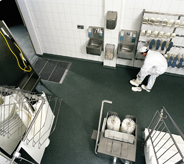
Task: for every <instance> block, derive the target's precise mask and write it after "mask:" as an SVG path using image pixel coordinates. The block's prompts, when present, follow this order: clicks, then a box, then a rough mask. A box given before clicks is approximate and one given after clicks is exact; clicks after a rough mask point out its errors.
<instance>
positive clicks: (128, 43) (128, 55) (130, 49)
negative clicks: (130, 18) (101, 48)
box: [117, 30, 137, 60]
mask: <svg viewBox="0 0 184 164" xmlns="http://www.w3.org/2000/svg"><path fill="white" fill-rule="evenodd" d="M136 37H137V31H132V30H121V31H120V33H119V44H118V50H117V57H118V58H122V59H127V60H132V59H133V57H134V53H135V45H136Z"/></svg>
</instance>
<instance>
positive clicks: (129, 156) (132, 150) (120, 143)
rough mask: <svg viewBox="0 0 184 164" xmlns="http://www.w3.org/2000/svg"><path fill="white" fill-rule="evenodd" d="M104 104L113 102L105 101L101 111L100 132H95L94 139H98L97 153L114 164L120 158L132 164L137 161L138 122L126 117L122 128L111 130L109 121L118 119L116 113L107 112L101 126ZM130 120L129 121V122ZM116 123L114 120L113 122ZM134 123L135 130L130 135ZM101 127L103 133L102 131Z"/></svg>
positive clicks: (129, 116) (133, 118)
mask: <svg viewBox="0 0 184 164" xmlns="http://www.w3.org/2000/svg"><path fill="white" fill-rule="evenodd" d="M104 103H109V104H111V103H112V102H111V101H107V100H103V101H102V105H101V110H100V117H99V124H98V130H97V131H96V130H94V131H93V134H92V138H93V139H96V145H95V153H96V154H97V155H99V156H102V157H107V158H110V159H113V164H116V161H117V159H118V158H119V159H120V160H121V161H122V162H123V163H125V164H132V163H133V162H135V160H136V147H137V130H138V125H137V120H136V117H135V116H131V115H126V117H125V119H124V120H123V121H122V123H121V126H120V127H119V128H118V127H117V128H115V129H116V130H115V129H109V126H108V123H109V121H108V119H109V118H110V117H111V116H113V117H116V118H117V117H118V114H117V113H116V112H107V115H106V117H105V118H104V119H103V124H102V126H101V121H102V115H103V106H104ZM125 120H126V124H125V129H126V130H123V126H124V122H125ZM127 120H128V121H127ZM112 121H114V120H112ZM133 122H134V129H133V131H131V133H129V130H128V129H130V124H131V123H133ZM100 127H101V131H100Z"/></svg>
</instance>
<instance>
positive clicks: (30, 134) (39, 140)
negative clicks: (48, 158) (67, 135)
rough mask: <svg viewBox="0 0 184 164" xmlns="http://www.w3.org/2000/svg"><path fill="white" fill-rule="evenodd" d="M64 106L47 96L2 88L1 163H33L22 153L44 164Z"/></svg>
mask: <svg viewBox="0 0 184 164" xmlns="http://www.w3.org/2000/svg"><path fill="white" fill-rule="evenodd" d="M60 105H61V100H60V99H58V98H52V97H50V96H46V95H45V94H44V93H43V94H35V93H32V92H27V91H23V90H20V89H15V88H13V87H0V148H1V149H0V150H1V151H2V152H1V153H0V163H1V164H7V163H8V164H10V163H11V164H14V163H16V162H17V163H18V162H19V160H24V161H27V162H29V163H33V162H31V161H29V160H28V159H25V158H23V157H22V156H21V153H20V151H21V149H23V150H24V151H25V152H26V153H27V154H28V155H29V156H30V157H31V158H32V159H33V160H34V162H36V163H40V162H41V159H42V157H43V154H44V151H45V149H46V147H47V146H48V145H49V143H50V140H49V136H50V135H51V134H52V133H53V131H54V130H55V128H56V123H57V118H58V114H59V110H60ZM26 156H27V155H26Z"/></svg>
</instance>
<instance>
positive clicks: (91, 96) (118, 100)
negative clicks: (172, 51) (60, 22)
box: [11, 27, 184, 164]
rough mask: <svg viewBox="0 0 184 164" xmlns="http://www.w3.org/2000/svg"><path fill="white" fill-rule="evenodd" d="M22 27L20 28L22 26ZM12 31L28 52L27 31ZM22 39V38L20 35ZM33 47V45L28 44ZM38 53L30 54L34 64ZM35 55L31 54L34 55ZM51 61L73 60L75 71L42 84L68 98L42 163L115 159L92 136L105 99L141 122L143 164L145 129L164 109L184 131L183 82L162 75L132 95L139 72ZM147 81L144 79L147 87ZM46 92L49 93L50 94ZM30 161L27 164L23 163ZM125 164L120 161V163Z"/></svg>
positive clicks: (106, 163) (139, 159)
mask: <svg viewBox="0 0 184 164" xmlns="http://www.w3.org/2000/svg"><path fill="white" fill-rule="evenodd" d="M20 29H21V28H20ZM11 30H12V33H13V31H14V33H16V32H17V36H15V37H16V39H18V38H19V41H18V42H20V43H23V44H22V46H21V48H23V47H24V44H25V47H26V48H25V50H24V51H26V52H29V51H30V50H31V48H30V47H29V46H28V47H27V45H28V44H27V43H25V41H24V42H23V41H21V40H22V38H26V37H27V36H23V35H22V34H23V33H22V32H20V31H21V30H20V31H19V30H18V29H17V30H16V27H15V29H14V28H13V27H12V28H11ZM18 31H19V32H20V36H19V32H18ZM29 45H30V44H29ZM32 52H33V51H32V50H31V51H30V54H29V53H26V55H27V57H28V58H29V59H30V60H32V58H33V57H34V55H33V53H32ZM29 55H30V56H29ZM44 57H46V58H50V59H54V60H63V61H68V62H72V65H71V68H70V69H69V71H68V74H67V76H66V78H65V80H64V81H63V83H62V84H53V83H50V82H46V81H44V82H43V85H44V86H42V85H39V86H38V87H37V89H38V91H39V90H40V91H42V90H44V91H45V90H46V88H47V89H48V90H47V91H48V93H51V94H53V95H54V96H57V97H59V98H61V99H63V102H62V105H61V107H62V108H61V112H60V115H59V120H58V124H57V127H56V130H55V132H54V133H53V134H52V135H51V137H50V140H51V143H50V145H49V146H48V148H47V149H46V151H45V154H44V156H43V159H42V163H43V164H50V163H54V164H73V163H75V164H110V163H112V160H107V159H104V158H99V157H97V156H96V155H95V153H94V147H95V140H92V139H91V134H92V131H93V130H94V129H97V127H98V119H99V113H100V107H101V101H102V100H104V99H107V100H111V101H112V102H113V104H112V105H105V106H104V115H105V114H106V112H107V111H115V112H117V113H118V114H119V117H120V118H124V117H125V115H127V114H129V115H134V116H136V117H137V123H138V143H137V155H136V162H135V163H136V164H144V163H145V161H144V153H143V147H142V146H141V143H142V141H143V139H142V132H143V130H144V128H146V127H147V126H148V125H149V123H150V120H151V118H152V117H153V115H154V113H155V112H156V110H160V109H161V107H162V106H165V107H166V109H167V110H168V111H169V113H170V115H171V116H172V117H173V119H174V120H175V121H176V123H177V124H178V126H179V127H180V128H181V129H182V130H183V129H184V122H183V117H184V112H183V99H184V94H183V90H184V85H183V84H184V78H183V77H177V76H169V75H162V76H160V77H159V78H158V80H157V81H156V84H155V86H154V88H153V90H152V91H151V92H150V93H147V92H146V91H142V92H140V93H135V92H132V91H131V85H130V84H129V80H130V79H132V78H134V77H135V75H136V74H137V72H138V69H133V68H126V67H117V68H116V69H115V70H114V69H107V68H104V67H103V66H102V63H92V62H88V61H81V60H75V59H72V58H65V57H61V56H53V55H50V54H47V55H44ZM145 82H146V81H144V83H145ZM47 91H46V92H47ZM21 163H26V162H21ZM117 164H120V161H118V162H117Z"/></svg>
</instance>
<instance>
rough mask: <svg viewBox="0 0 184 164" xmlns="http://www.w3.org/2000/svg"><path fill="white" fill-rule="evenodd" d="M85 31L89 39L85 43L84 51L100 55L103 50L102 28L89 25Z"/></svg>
mask: <svg viewBox="0 0 184 164" xmlns="http://www.w3.org/2000/svg"><path fill="white" fill-rule="evenodd" d="M87 32H88V37H89V41H88V43H87V45H86V53H87V54H91V55H99V56H100V55H101V52H102V51H103V41H104V38H103V37H104V28H103V27H94V26H89V28H88V30H87Z"/></svg>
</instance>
